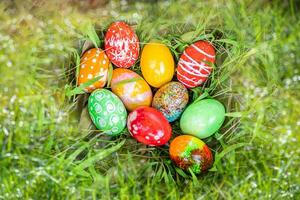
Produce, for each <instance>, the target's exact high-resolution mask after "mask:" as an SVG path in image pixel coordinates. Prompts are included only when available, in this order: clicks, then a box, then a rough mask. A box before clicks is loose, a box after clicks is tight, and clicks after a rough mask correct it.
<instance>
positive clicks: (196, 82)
mask: <svg viewBox="0 0 300 200" xmlns="http://www.w3.org/2000/svg"><path fill="white" fill-rule="evenodd" d="M177 74H179V75H180V76H181V77H183V78H185V79H186V80H188V81H190V82H193V83H195V84H196V85H199V84H201V83H203V81H202V80H201V79H200V80H199V81H194V80H192V79H189V78H188V77H186V76H184V75H183V74H181V73H180V72H179V71H177Z"/></svg>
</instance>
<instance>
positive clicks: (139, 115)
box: [127, 106, 172, 146]
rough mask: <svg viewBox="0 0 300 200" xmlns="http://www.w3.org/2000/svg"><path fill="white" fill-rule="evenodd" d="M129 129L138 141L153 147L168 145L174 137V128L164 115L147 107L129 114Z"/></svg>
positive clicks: (139, 108)
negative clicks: (172, 136)
mask: <svg viewBox="0 0 300 200" xmlns="http://www.w3.org/2000/svg"><path fill="white" fill-rule="evenodd" d="M127 128H128V130H129V132H130V134H131V135H132V137H134V138H135V139H136V140H137V141H139V142H141V143H143V144H146V145H151V146H161V145H164V144H166V143H167V142H168V141H169V139H170V138H171V135H172V128H171V126H170V124H169V122H168V120H167V119H166V118H165V117H164V115H163V114H162V113H161V112H159V111H158V110H156V109H154V108H151V107H147V106H142V107H138V108H137V109H135V110H134V111H132V112H131V113H129V115H128V119H127Z"/></svg>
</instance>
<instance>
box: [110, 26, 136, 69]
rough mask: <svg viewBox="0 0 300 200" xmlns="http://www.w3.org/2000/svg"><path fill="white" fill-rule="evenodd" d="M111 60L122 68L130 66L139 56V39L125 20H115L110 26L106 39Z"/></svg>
mask: <svg viewBox="0 0 300 200" xmlns="http://www.w3.org/2000/svg"><path fill="white" fill-rule="evenodd" d="M104 45H105V51H106V55H107V56H108V58H109V60H110V61H111V62H112V63H113V64H114V65H116V66H117V67H121V68H129V67H130V66H132V65H133V64H134V63H135V62H136V60H137V59H138V57H139V48H140V47H139V39H138V37H137V35H136V34H135V32H134V31H133V30H132V29H131V28H130V26H129V25H128V24H126V23H125V22H122V21H120V22H114V23H112V24H111V25H110V27H109V28H108V30H107V32H106V34H105V39H104Z"/></svg>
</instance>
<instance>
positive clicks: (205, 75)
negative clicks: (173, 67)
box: [178, 63, 209, 78]
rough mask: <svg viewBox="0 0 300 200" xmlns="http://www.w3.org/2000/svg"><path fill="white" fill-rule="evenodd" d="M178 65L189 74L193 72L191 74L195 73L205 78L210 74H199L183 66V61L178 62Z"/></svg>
mask: <svg viewBox="0 0 300 200" xmlns="http://www.w3.org/2000/svg"><path fill="white" fill-rule="evenodd" d="M178 65H179V66H180V67H181V69H182V70H183V71H185V72H186V73H188V74H191V75H194V76H197V77H204V78H206V77H208V76H209V74H202V73H201V72H199V73H198V74H195V73H193V72H192V71H189V70H187V69H185V67H184V66H182V64H181V63H178Z"/></svg>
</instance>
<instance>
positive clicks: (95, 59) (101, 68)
mask: <svg viewBox="0 0 300 200" xmlns="http://www.w3.org/2000/svg"><path fill="white" fill-rule="evenodd" d="M109 64H110V61H109V59H108V57H107V56H106V55H105V53H104V51H103V50H101V49H99V48H93V49H89V50H87V51H86V52H85V53H84V54H83V55H82V57H81V59H80V69H79V73H78V85H81V84H83V83H86V82H88V81H90V80H92V79H94V78H96V77H99V76H101V78H100V79H99V80H97V81H96V82H94V83H93V84H91V85H89V86H88V87H87V88H85V91H86V92H92V91H94V90H95V89H97V88H103V87H104V86H105V84H106V82H107V75H108V68H109Z"/></svg>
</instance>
